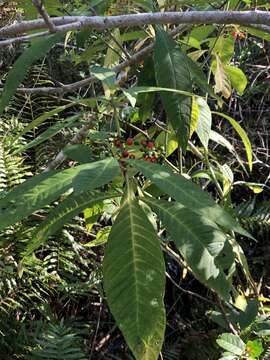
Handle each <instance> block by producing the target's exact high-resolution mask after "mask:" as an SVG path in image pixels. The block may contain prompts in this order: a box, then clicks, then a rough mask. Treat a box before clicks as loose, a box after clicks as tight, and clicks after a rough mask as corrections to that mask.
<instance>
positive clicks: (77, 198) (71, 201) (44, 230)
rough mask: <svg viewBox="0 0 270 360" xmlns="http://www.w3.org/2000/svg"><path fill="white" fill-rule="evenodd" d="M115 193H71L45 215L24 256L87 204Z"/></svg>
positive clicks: (94, 202) (92, 203)
mask: <svg viewBox="0 0 270 360" xmlns="http://www.w3.org/2000/svg"><path fill="white" fill-rule="evenodd" d="M116 196H117V194H116V193H115V194H111V193H104V194H102V193H93V192H91V191H88V192H84V193H81V194H72V195H70V196H68V197H67V198H66V199H65V200H64V201H62V202H61V203H60V205H58V206H56V207H55V208H54V209H53V210H52V211H51V212H50V213H49V215H48V216H47V218H46V219H45V220H44V221H43V222H42V223H41V225H40V226H39V227H38V229H37V231H36V233H35V234H33V237H32V239H31V241H30V243H29V244H28V245H27V248H26V251H25V256H27V255H29V254H30V253H32V252H33V251H34V250H35V249H37V248H38V247H39V246H40V245H42V244H43V243H44V242H45V241H46V239H47V238H48V237H49V236H50V235H53V234H54V233H55V232H56V231H57V230H59V229H60V228H61V227H62V226H64V225H65V224H66V223H67V222H69V221H70V220H71V219H73V218H74V216H76V215H78V214H79V213H80V212H82V211H83V210H84V209H86V208H87V207H89V206H93V205H94V204H97V203H99V202H101V201H103V200H105V199H108V198H111V197H116Z"/></svg>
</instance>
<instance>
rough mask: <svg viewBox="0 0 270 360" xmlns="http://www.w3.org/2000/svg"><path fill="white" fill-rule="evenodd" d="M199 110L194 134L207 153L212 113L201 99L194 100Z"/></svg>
mask: <svg viewBox="0 0 270 360" xmlns="http://www.w3.org/2000/svg"><path fill="white" fill-rule="evenodd" d="M195 101H197V104H198V108H199V119H198V125H197V128H196V133H197V135H198V137H199V139H200V141H201V143H202V144H203V147H204V149H205V151H208V142H209V138H210V132H211V126H212V113H211V110H210V108H209V106H208V105H207V102H206V101H205V100H204V99H202V98H197V99H195Z"/></svg>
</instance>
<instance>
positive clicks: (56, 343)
mask: <svg viewBox="0 0 270 360" xmlns="http://www.w3.org/2000/svg"><path fill="white" fill-rule="evenodd" d="M79 340H80V339H79V337H78V335H77V334H75V333H73V332H72V329H71V328H68V327H66V326H64V325H63V324H50V325H49V328H48V331H47V332H46V333H45V334H43V336H42V337H41V338H40V339H37V343H38V348H37V349H35V350H33V351H32V353H31V356H30V359H33V360H39V359H48V360H52V359H58V360H66V359H67V356H68V359H69V360H86V359H87V358H86V355H85V354H84V353H83V352H82V350H81V349H80V347H79V345H78V343H79Z"/></svg>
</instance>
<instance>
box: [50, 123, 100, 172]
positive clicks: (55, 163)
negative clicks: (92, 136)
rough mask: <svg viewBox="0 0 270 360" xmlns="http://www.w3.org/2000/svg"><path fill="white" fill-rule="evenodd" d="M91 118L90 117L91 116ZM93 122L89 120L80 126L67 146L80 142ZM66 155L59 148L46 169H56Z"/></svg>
mask: <svg viewBox="0 0 270 360" xmlns="http://www.w3.org/2000/svg"><path fill="white" fill-rule="evenodd" d="M91 120H92V118H91ZM93 125H94V123H93V122H92V121H91V122H90V121H89V123H87V124H85V125H84V126H82V128H81V129H80V130H79V131H78V132H77V134H76V135H75V136H74V137H73V138H72V139H71V140H70V142H69V143H68V144H67V146H70V145H75V144H80V143H82V142H83V140H84V139H85V138H86V137H87V135H88V131H89V130H90V129H91V128H92V127H93ZM66 158H67V156H66V155H65V154H64V152H63V150H61V151H60V152H59V153H58V154H57V155H56V157H55V158H54V159H53V160H52V161H51V162H50V163H49V164H48V165H47V167H46V169H45V170H44V172H46V171H50V170H53V169H56V168H57V167H58V166H59V165H60V164H62V162H63V161H65V160H66Z"/></svg>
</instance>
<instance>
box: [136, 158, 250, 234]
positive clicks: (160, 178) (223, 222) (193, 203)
mask: <svg viewBox="0 0 270 360" xmlns="http://www.w3.org/2000/svg"><path fill="white" fill-rule="evenodd" d="M129 163H130V164H132V165H134V166H135V167H136V168H137V169H138V170H139V171H141V172H142V173H143V174H144V175H145V176H146V177H147V178H148V179H150V180H151V181H152V182H153V183H155V184H156V185H157V186H158V187H159V188H160V189H161V190H162V191H164V193H165V194H168V195H169V196H171V197H173V198H174V199H175V200H176V201H178V202H179V203H181V204H182V205H184V206H185V207H187V208H188V209H190V210H192V211H195V212H197V213H199V214H201V215H203V216H205V217H206V218H208V219H209V220H211V221H213V222H215V223H216V224H218V225H220V226H222V227H224V228H225V229H227V230H234V231H236V232H239V233H240V234H243V235H245V236H249V237H251V235H250V234H249V233H248V232H247V231H245V230H244V229H243V228H242V227H241V226H240V225H239V224H238V223H237V222H236V221H235V220H234V219H233V218H232V217H231V216H230V215H229V213H227V212H226V211H225V210H224V209H222V208H221V207H220V206H219V205H218V204H216V203H215V202H214V200H213V199H211V198H210V197H209V195H208V194H207V193H206V192H203V191H202V190H201V189H200V187H199V186H197V185H196V184H193V183H192V182H191V181H189V180H187V179H186V178H185V177H183V176H181V175H178V174H174V173H173V172H172V171H171V170H170V169H169V168H167V167H166V166H164V165H159V164H151V163H146V162H145V161H140V160H129Z"/></svg>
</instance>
